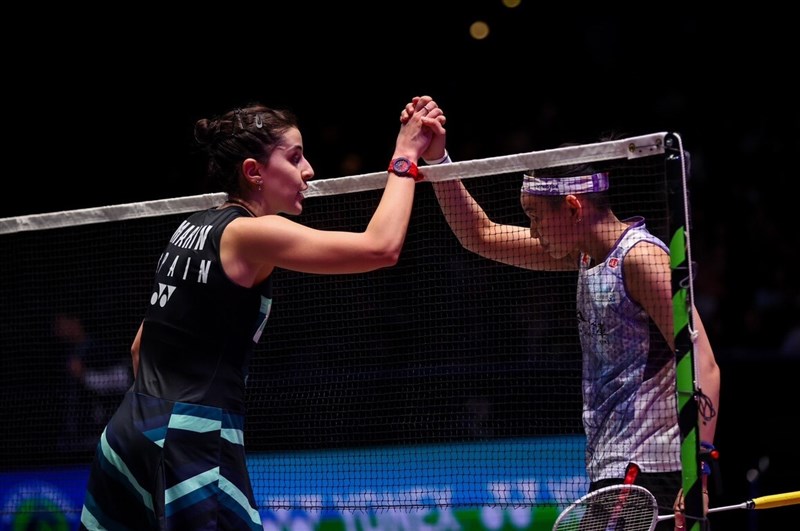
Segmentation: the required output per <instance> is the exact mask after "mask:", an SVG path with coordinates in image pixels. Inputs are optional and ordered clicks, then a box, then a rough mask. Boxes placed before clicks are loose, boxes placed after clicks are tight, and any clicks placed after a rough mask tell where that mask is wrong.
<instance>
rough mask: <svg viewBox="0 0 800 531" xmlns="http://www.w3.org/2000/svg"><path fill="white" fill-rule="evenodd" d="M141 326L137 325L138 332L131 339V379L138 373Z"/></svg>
mask: <svg viewBox="0 0 800 531" xmlns="http://www.w3.org/2000/svg"><path fill="white" fill-rule="evenodd" d="M142 326H143V325H142V324H140V325H139V330H137V331H136V337H134V338H133V344H132V345H131V363H132V364H133V378H134V379H136V375H137V374H138V373H139V345H140V344H141V342H142Z"/></svg>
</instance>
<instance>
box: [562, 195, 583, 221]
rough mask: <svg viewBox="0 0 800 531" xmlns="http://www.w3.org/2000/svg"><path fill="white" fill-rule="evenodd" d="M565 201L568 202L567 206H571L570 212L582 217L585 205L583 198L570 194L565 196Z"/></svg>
mask: <svg viewBox="0 0 800 531" xmlns="http://www.w3.org/2000/svg"><path fill="white" fill-rule="evenodd" d="M564 201H565V202H566V203H567V207H568V208H569V210H570V213H571V214H572V215H573V216H574V217H576V218H579V219H580V218H581V217H582V215H581V210H582V208H583V205H582V204H581V200H580V199H578V196H576V195H573V194H569V195H567V196H566V197H565V198H564Z"/></svg>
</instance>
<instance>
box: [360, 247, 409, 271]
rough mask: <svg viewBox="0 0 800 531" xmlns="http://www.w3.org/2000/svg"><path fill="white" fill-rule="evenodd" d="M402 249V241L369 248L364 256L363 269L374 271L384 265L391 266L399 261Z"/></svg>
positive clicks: (384, 266)
mask: <svg viewBox="0 0 800 531" xmlns="http://www.w3.org/2000/svg"><path fill="white" fill-rule="evenodd" d="M402 249H403V242H402V241H401V242H399V243H396V244H395V243H392V244H387V245H380V246H377V247H375V248H373V249H371V250H370V252H369V253H368V254H367V256H365V257H364V261H363V264H364V266H365V267H364V270H365V271H374V270H376V269H383V268H386V267H393V266H395V265H397V263H398V262H399V261H400V252H401V251H402Z"/></svg>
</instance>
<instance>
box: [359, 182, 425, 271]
mask: <svg viewBox="0 0 800 531" xmlns="http://www.w3.org/2000/svg"><path fill="white" fill-rule="evenodd" d="M415 185H416V183H415V182H414V179H412V178H410V177H398V176H396V175H394V174H392V173H391V172H390V173H389V177H388V179H387V181H386V187H385V188H384V191H383V196H382V198H381V201H380V203H379V204H378V208H377V209H375V213H374V214H373V216H372V219H371V220H370V222H369V224H368V225H367V229H366V231H365V235H366V236H367V237H369V238H373V239H374V240H375V242H376V245H375V247H376V248H377V249H380V250H381V254H387V255H395V256H399V254H400V250H401V249H402V247H403V242H404V240H405V236H406V231H407V229H408V224H409V220H410V218H411V210H412V207H413V203H414V187H415Z"/></svg>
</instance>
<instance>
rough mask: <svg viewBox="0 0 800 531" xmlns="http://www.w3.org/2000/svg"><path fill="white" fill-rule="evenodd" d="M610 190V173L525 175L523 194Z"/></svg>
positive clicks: (565, 193)
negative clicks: (567, 175)
mask: <svg viewBox="0 0 800 531" xmlns="http://www.w3.org/2000/svg"><path fill="white" fill-rule="evenodd" d="M605 190H608V173H606V172H602V173H593V174H591V175H579V176H576V177H536V176H535V175H528V174H525V175H524V176H523V178H522V190H521V191H522V193H523V194H530V195H569V194H588V193H591V192H603V191H605Z"/></svg>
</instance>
